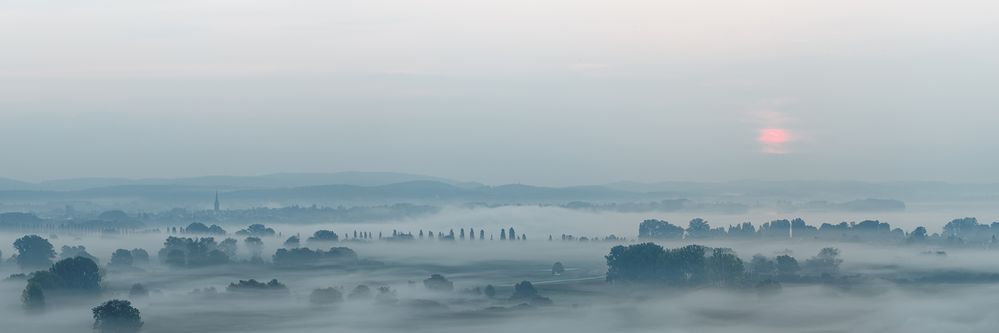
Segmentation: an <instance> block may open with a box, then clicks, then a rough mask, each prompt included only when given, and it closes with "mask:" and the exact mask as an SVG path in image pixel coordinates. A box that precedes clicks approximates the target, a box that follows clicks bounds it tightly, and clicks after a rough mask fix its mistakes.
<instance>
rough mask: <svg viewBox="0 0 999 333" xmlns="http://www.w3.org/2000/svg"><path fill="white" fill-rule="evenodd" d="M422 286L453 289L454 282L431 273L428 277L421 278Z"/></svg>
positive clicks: (444, 289)
mask: <svg viewBox="0 0 999 333" xmlns="http://www.w3.org/2000/svg"><path fill="white" fill-rule="evenodd" d="M423 286H424V287H427V289H430V290H436V291H452V290H454V282H451V281H448V279H446V278H444V276H443V275H440V274H431V275H430V278H427V279H425V280H423Z"/></svg>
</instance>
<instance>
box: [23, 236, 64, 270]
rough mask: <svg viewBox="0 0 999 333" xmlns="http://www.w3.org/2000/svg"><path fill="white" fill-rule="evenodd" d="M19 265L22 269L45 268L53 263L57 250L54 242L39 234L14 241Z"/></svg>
mask: <svg viewBox="0 0 999 333" xmlns="http://www.w3.org/2000/svg"><path fill="white" fill-rule="evenodd" d="M14 249H15V250H17V259H16V260H17V265H18V266H20V267H21V268H22V269H30V268H43V267H48V266H51V265H52V258H55V250H54V249H53V247H52V243H49V241H48V240H46V239H45V238H42V237H39V236H38V235H28V236H24V237H21V238H18V239H17V240H15V241H14Z"/></svg>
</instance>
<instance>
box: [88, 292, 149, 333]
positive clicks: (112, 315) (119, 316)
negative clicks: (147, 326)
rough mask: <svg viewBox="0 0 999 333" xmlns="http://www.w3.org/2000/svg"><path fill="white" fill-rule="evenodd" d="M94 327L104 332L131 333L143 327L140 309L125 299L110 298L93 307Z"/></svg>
mask: <svg viewBox="0 0 999 333" xmlns="http://www.w3.org/2000/svg"><path fill="white" fill-rule="evenodd" d="M93 312H94V329H95V330H98V331H100V332H103V333H131V332H138V331H139V329H141V328H142V324H143V323H142V317H141V316H140V315H139V309H136V308H134V307H132V303H131V302H129V301H123V300H117V299H115V300H110V301H107V302H105V303H104V304H101V305H100V306H97V307H95V308H93Z"/></svg>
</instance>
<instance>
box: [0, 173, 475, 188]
mask: <svg viewBox="0 0 999 333" xmlns="http://www.w3.org/2000/svg"><path fill="white" fill-rule="evenodd" d="M411 181H435V182H440V183H445V184H449V185H454V186H458V187H463V188H474V187H479V186H482V184H479V183H473V182H461V181H456V180H451V179H446V178H441V177H433V176H425V175H417V174H408V173H396V172H353V171H352V172H336V173H276V174H270V175H262V176H205V177H191V178H149V179H127V178H73V179H61V180H50V181H43V182H40V183H28V182H22V181H17V180H13V179H3V178H0V191H4V190H34V191H80V190H87V189H98V188H108V187H123V186H180V187H206V188H218V189H223V190H238V189H254V188H287V187H303V186H318V185H354V186H381V185H388V184H396V183H403V182H411Z"/></svg>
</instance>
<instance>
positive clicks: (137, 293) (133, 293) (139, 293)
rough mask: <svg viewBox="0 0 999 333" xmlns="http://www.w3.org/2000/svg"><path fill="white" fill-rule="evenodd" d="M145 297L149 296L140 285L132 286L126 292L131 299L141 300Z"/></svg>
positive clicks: (147, 291)
mask: <svg viewBox="0 0 999 333" xmlns="http://www.w3.org/2000/svg"><path fill="white" fill-rule="evenodd" d="M147 296H149V290H147V289H146V287H145V286H143V285H142V284H140V283H136V284H133V285H132V288H130V289H129V290H128V297H131V298H142V297H147Z"/></svg>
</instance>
